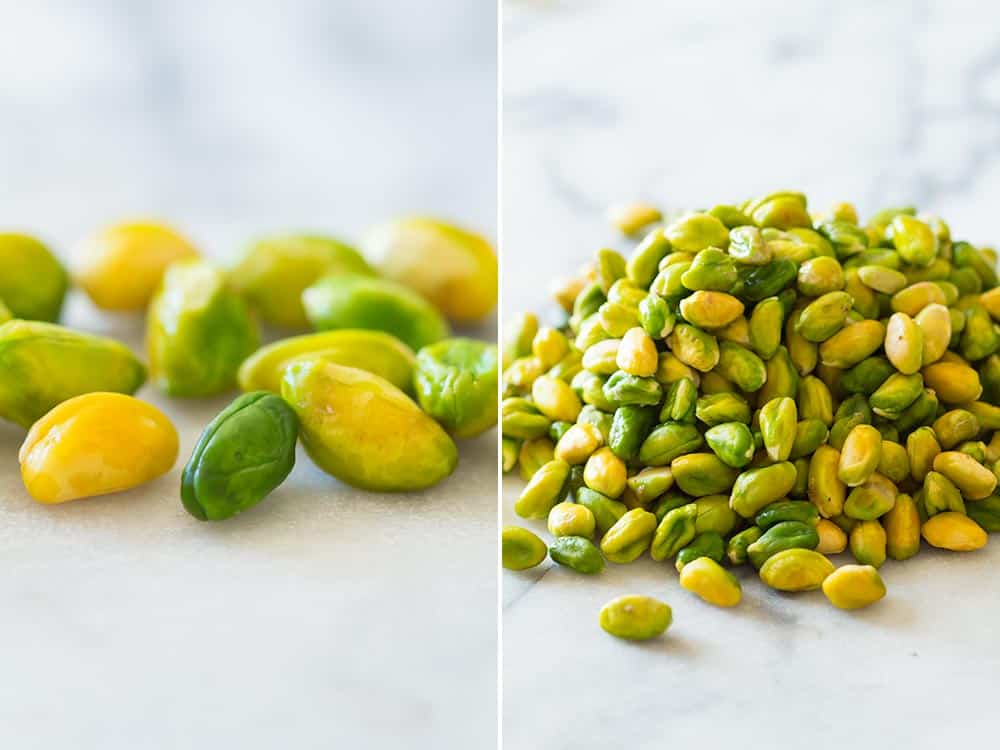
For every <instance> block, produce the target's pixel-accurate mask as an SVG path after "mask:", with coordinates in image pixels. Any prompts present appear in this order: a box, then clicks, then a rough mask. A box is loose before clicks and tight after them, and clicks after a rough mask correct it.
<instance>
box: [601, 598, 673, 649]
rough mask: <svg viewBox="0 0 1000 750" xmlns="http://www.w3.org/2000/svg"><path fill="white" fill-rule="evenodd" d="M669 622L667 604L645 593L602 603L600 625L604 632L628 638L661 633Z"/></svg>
mask: <svg viewBox="0 0 1000 750" xmlns="http://www.w3.org/2000/svg"><path fill="white" fill-rule="evenodd" d="M672 621H673V612H672V611H671V609H670V607H669V606H667V605H666V604H664V603H663V602H661V601H658V600H656V599H653V598H652V597H649V596H638V595H629V596H621V597H618V598H617V599H614V600H612V601H610V602H608V603H607V604H606V605H604V608H603V609H602V610H601V616H600V625H601V628H603V629H604V631H605V632H607V633H610V634H611V635H613V636H616V637H618V638H624V639H626V640H630V641H645V640H649V639H650V638H656V637H657V636H659V635H662V634H663V632H664V631H666V629H667V628H669V627H670V623H671V622H672Z"/></svg>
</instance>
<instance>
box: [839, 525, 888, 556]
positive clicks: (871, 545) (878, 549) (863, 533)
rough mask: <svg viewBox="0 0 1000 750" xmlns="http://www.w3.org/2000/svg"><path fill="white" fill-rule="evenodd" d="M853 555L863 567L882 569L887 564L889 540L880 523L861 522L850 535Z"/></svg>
mask: <svg viewBox="0 0 1000 750" xmlns="http://www.w3.org/2000/svg"><path fill="white" fill-rule="evenodd" d="M848 540H849V544H850V547H851V554H852V555H854V559H855V560H857V561H858V562H859V563H861V564H862V565H871V566H872V567H875V568H881V567H882V563H884V562H885V557H886V544H887V541H888V540H887V538H886V533H885V529H884V528H883V527H882V524H881V523H879V522H878V521H859V522H858V523H857V525H856V526H854V528H852V529H851V531H850V533H849V534H848Z"/></svg>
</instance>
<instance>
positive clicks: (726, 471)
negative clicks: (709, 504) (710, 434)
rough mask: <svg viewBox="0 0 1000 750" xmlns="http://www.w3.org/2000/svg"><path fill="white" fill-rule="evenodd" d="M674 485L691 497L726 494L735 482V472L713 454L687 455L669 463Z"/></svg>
mask: <svg viewBox="0 0 1000 750" xmlns="http://www.w3.org/2000/svg"><path fill="white" fill-rule="evenodd" d="M670 470H671V471H672V472H673V475H674V483H675V484H676V485H677V486H678V487H679V488H680V489H681V491H682V492H684V493H685V494H688V495H690V496H691V497H705V496H706V495H718V494H720V493H722V492H727V491H728V490H729V488H730V487H732V486H733V482H735V481H736V476H737V471H736V469H733V468H732V467H730V466H727V465H726V464H725V463H723V462H722V461H721V460H720V459H719V457H718V456H716V455H715V454H714V453H688V454H687V455H684V456H678V457H677V458H675V459H674V460H673V461H672V462H671V463H670Z"/></svg>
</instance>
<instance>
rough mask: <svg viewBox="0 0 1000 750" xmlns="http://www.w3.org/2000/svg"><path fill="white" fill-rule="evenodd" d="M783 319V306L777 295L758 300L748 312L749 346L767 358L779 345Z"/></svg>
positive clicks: (771, 355)
mask: <svg viewBox="0 0 1000 750" xmlns="http://www.w3.org/2000/svg"><path fill="white" fill-rule="evenodd" d="M784 319H785V308H784V305H782V304H781V300H779V299H778V298H777V297H768V298H767V299H764V300H761V301H760V302H758V303H757V304H756V305H755V306H754V309H753V312H752V313H751V314H750V322H749V335H750V348H752V349H753V350H754V351H755V352H756V353H757V354H758V355H759V356H760V357H761V358H762V359H765V360H768V359H770V358H771V357H773V356H774V355H775V353H776V352H777V351H778V347H779V346H781V329H782V326H783V324H784Z"/></svg>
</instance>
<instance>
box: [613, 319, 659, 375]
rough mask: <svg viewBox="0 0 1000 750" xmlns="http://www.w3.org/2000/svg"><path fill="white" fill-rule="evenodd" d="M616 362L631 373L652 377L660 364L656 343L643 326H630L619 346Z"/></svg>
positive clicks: (620, 367) (619, 367)
mask: <svg viewBox="0 0 1000 750" xmlns="http://www.w3.org/2000/svg"><path fill="white" fill-rule="evenodd" d="M615 363H616V364H617V365H618V369H620V370H624V371H625V372H627V373H629V374H630V375H638V376H639V377H644V378H649V377H652V376H653V375H654V374H656V368H657V366H658V365H659V357H658V355H657V352H656V344H654V343H653V339H651V338H650V337H649V335H648V334H647V333H646V332H645V331H644V330H643V329H642V328H630V329H629V330H628V331H626V333H625V335H624V336H623V337H622V341H621V344H620V345H619V346H618V351H617V353H616V355H615Z"/></svg>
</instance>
